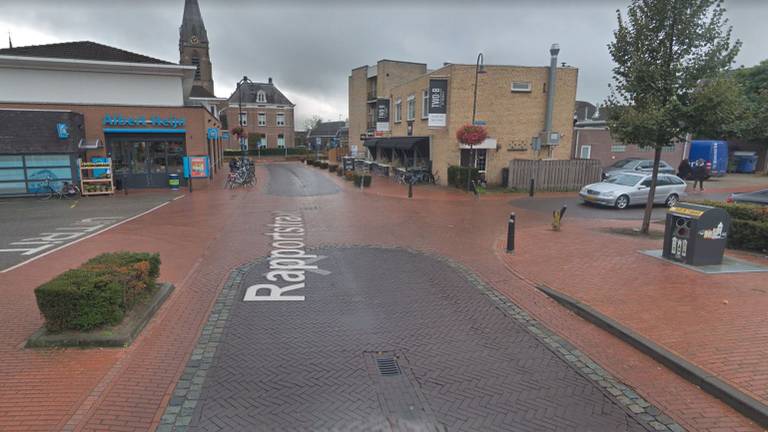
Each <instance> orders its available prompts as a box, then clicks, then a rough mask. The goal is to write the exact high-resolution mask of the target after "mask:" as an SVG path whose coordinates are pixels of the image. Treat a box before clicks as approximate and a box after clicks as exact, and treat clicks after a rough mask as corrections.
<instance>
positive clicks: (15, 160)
mask: <svg viewBox="0 0 768 432" xmlns="http://www.w3.org/2000/svg"><path fill="white" fill-rule="evenodd" d="M22 167H24V161H23V160H22V158H21V156H0V168H22Z"/></svg>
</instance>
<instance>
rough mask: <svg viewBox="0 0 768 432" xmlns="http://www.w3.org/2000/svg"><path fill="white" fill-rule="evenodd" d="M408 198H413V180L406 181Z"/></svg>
mask: <svg viewBox="0 0 768 432" xmlns="http://www.w3.org/2000/svg"><path fill="white" fill-rule="evenodd" d="M408 198H413V182H408Z"/></svg>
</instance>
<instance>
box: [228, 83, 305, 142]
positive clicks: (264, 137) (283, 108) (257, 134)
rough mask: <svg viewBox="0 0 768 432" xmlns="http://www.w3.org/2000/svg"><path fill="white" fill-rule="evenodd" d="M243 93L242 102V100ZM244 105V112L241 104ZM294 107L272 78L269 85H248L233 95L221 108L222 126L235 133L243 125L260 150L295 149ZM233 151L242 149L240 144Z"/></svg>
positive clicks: (250, 139)
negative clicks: (233, 129) (233, 130)
mask: <svg viewBox="0 0 768 432" xmlns="http://www.w3.org/2000/svg"><path fill="white" fill-rule="evenodd" d="M241 92H242V99H241ZM241 102H242V112H241V111H240V103H241ZM294 107H295V105H294V104H293V103H291V101H290V100H288V98H287V97H285V95H284V94H283V93H282V92H281V91H280V90H278V88H277V87H276V86H275V85H274V83H273V81H272V78H269V80H268V81H267V82H266V83H250V82H249V83H245V84H243V85H241V86H240V87H239V88H238V89H236V90H235V91H234V92H232V95H231V96H230V97H229V99H228V100H227V102H226V103H225V104H224V105H222V106H221V110H220V113H221V116H222V122H223V123H224V125H225V127H226V128H228V129H230V130H231V129H232V128H234V127H237V126H239V125H240V118H241V117H242V124H243V128H244V129H245V130H247V131H248V137H249V141H250V142H254V140H255V141H256V142H258V145H259V147H261V148H285V147H294V145H295V141H294V132H293V129H294V121H293V108H294ZM230 148H233V149H239V148H240V147H239V144H238V142H237V140H234V139H233V140H231V141H230Z"/></svg>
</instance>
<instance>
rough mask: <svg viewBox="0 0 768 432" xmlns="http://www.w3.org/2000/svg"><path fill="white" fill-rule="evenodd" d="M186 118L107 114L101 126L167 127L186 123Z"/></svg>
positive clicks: (176, 126) (175, 126)
mask: <svg viewBox="0 0 768 432" xmlns="http://www.w3.org/2000/svg"><path fill="white" fill-rule="evenodd" d="M186 122H187V120H186V119H185V118H184V117H176V116H174V115H171V116H168V117H162V116H158V115H153V116H124V115H122V114H112V115H110V114H107V115H105V116H104V121H103V122H102V125H103V126H145V127H146V126H153V127H160V128H162V127H168V128H179V127H182V126H184V125H185V124H186Z"/></svg>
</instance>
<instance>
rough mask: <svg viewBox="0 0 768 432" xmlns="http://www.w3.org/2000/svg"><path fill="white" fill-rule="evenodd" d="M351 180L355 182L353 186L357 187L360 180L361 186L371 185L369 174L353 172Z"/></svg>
mask: <svg viewBox="0 0 768 432" xmlns="http://www.w3.org/2000/svg"><path fill="white" fill-rule="evenodd" d="M353 180H354V182H355V186H357V187H360V182H362V183H363V187H370V186H371V176H370V175H369V174H363V175H360V174H353Z"/></svg>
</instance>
